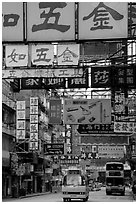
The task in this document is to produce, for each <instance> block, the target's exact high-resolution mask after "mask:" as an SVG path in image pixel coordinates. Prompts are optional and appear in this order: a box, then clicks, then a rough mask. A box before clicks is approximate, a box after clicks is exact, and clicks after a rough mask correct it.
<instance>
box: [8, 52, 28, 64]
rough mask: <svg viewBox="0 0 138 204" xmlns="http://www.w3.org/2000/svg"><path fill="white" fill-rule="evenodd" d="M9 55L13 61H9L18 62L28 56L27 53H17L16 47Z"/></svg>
mask: <svg viewBox="0 0 138 204" xmlns="http://www.w3.org/2000/svg"><path fill="white" fill-rule="evenodd" d="M7 57H8V58H11V61H9V63H11V62H18V61H20V60H24V59H25V57H26V54H17V53H16V49H13V51H12V53H11V54H10V55H8V56H7Z"/></svg>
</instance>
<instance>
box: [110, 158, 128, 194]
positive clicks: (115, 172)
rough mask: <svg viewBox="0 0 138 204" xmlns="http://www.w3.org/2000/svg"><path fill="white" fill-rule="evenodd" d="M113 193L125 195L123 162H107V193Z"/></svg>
mask: <svg viewBox="0 0 138 204" xmlns="http://www.w3.org/2000/svg"><path fill="white" fill-rule="evenodd" d="M112 193H121V195H125V179H124V164H123V163H122V162H107V163H106V195H110V194H112Z"/></svg>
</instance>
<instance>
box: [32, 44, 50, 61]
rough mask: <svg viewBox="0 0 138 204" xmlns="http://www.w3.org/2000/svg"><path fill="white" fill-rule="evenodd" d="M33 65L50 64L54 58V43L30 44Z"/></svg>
mask: <svg viewBox="0 0 138 204" xmlns="http://www.w3.org/2000/svg"><path fill="white" fill-rule="evenodd" d="M31 57H32V64H33V65H52V64H53V58H54V45H44V44H43V45H32V54H31Z"/></svg>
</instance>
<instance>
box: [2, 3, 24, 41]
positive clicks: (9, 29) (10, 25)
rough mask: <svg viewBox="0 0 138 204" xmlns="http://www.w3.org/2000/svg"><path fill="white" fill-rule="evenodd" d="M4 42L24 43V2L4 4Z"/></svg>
mask: <svg viewBox="0 0 138 204" xmlns="http://www.w3.org/2000/svg"><path fill="white" fill-rule="evenodd" d="M2 17H3V19H2V20H3V27H2V41H23V2H2Z"/></svg>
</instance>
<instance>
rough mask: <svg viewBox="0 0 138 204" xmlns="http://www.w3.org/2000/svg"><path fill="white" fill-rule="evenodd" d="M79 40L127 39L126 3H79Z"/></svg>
mask: <svg viewBox="0 0 138 204" xmlns="http://www.w3.org/2000/svg"><path fill="white" fill-rule="evenodd" d="M78 33H79V39H80V40H84V39H107V38H127V33H128V3H127V2H92V3H90V2H85V3H84V2H81V3H79V31H78Z"/></svg>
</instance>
